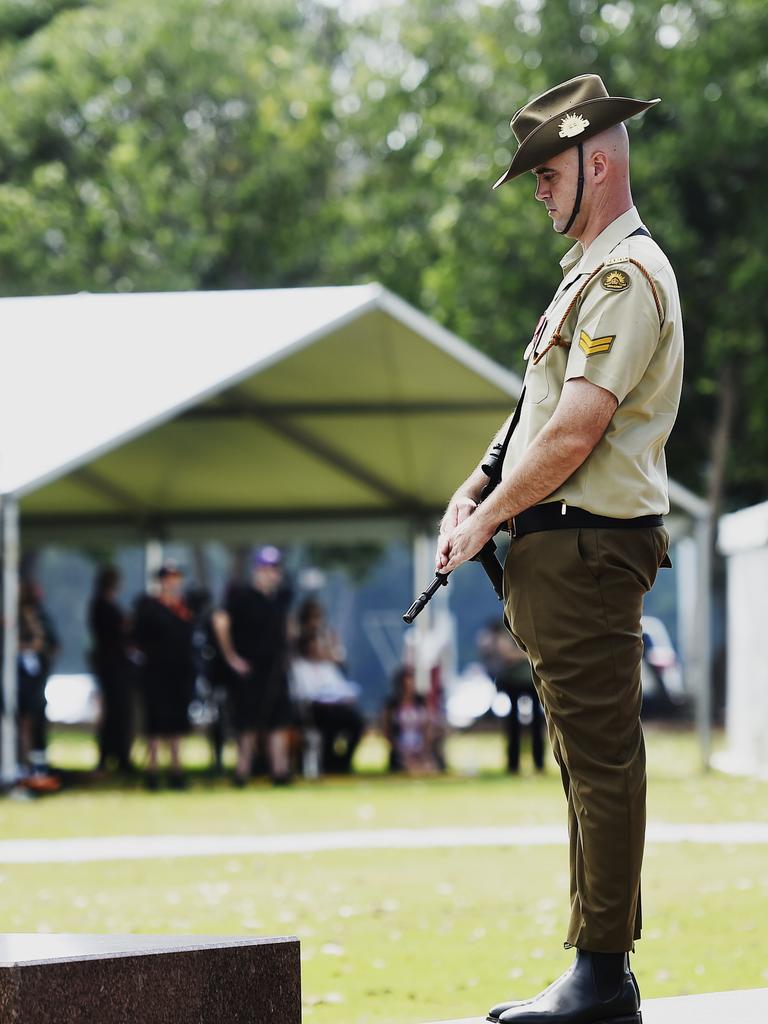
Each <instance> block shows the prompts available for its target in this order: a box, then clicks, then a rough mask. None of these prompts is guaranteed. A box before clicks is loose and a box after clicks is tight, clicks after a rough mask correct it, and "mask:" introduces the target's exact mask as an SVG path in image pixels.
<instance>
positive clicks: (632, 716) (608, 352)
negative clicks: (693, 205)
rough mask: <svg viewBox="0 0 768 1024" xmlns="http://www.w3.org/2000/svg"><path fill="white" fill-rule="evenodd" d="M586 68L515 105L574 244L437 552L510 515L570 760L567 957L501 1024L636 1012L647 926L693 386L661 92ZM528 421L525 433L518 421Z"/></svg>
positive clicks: (614, 1017)
mask: <svg viewBox="0 0 768 1024" xmlns="http://www.w3.org/2000/svg"><path fill="white" fill-rule="evenodd" d="M658 102H659V101H658V100H635V99H627V98H624V97H613V96H609V94H608V92H607V90H606V88H605V86H604V85H603V82H602V81H601V80H600V78H598V77H597V76H596V75H583V76H581V77H579V78H575V79H572V80H571V81H568V82H565V83H563V84H561V85H558V86H556V87H555V88H554V89H551V90H549V91H548V92H546V93H544V94H543V95H541V96H538V97H536V98H535V99H533V100H531V101H530V102H529V103H528V104H526V105H525V106H524V107H522V108H521V109H520V110H519V111H518V112H517V113H516V114H515V116H514V117H513V118H512V122H511V124H512V128H513V130H514V132H515V135H516V137H517V140H518V143H519V147H518V149H517V151H516V153H515V156H514V159H513V160H512V163H511V165H510V167H509V169H508V170H507V171H506V172H505V173H504V174H503V175H502V177H501V178H500V179H499V180H498V181H497V182H496V185H495V186H494V187H498V186H499V185H501V184H502V183H503V182H505V181H509V180H510V179H512V178H515V177H517V176H518V175H520V174H522V173H524V172H525V171H531V172H532V173H533V174H534V175H535V178H536V198H537V199H538V200H539V201H540V202H542V203H544V204H545V205H546V208H547V211H548V213H549V216H550V217H551V218H552V222H553V226H554V229H555V231H557V232H559V233H560V234H563V235H568V236H569V237H570V238H573V239H575V240H576V244H575V245H574V246H573V247H572V248H571V249H570V251H569V252H568V253H567V254H566V255H565V257H564V258H563V259H562V261H561V265H562V269H563V274H564V277H563V281H562V283H561V284H560V286H559V287H558V288H557V291H556V292H555V295H554V297H553V299H552V301H551V302H550V304H549V306H548V307H547V310H546V311H545V313H544V314H543V316H542V317H541V319H540V321H539V323H538V326H537V328H536V330H535V332H534V335H533V338H532V339H531V342H530V344H529V346H528V348H527V350H526V353H525V358H526V360H527V369H526V373H525V381H524V390H523V393H522V395H521V398H520V403H521V404H519V406H518V410H517V413H518V415H517V418H516V419H515V418H513V417H510V419H509V420H508V421H507V424H505V426H504V427H502V429H501V430H500V431H499V435H498V437H497V438H496V439H495V440H496V441H497V442H503V439H505V438H507V437H508V438H509V440H508V447H507V449H506V454H505V458H504V463H503V475H502V482H501V484H500V485H499V487H498V488H497V489H496V490H495V491H494V492H493V494H492V495H491V496H490V497H489V498H488V499H487V500H486V501H484V502H483V503H482V504H480V505H477V499H478V497H479V494H480V491H481V489H482V486H483V483H484V482H485V476H484V474H483V473H482V471H481V469H480V467H479V466H478V468H477V469H475V470H474V472H473V473H472V475H471V476H470V477H469V478H468V479H467V480H466V481H465V482H464V483H463V484H462V485H461V486H460V487H459V489H458V490H457V491H456V494H455V495H454V496H453V498H452V499H451V501H450V503H449V506H448V509H447V511H446V513H445V516H444V518H443V522H442V524H441V530H440V539H439V542H438V550H437V559H436V565H437V569H438V570H439V571H440V572H450V571H452V570H453V569H455V568H456V567H457V566H458V565H460V564H461V563H462V562H464V561H465V560H466V559H468V558H470V557H471V556H472V555H474V554H475V553H476V552H477V551H478V550H479V549H480V548H481V547H482V546H483V544H485V542H486V541H487V540H488V539H489V538H490V537H492V536H493V534H494V533H495V531H496V530H497V528H498V526H499V524H500V523H507V526H508V528H509V531H510V534H511V543H510V549H509V554H508V556H507V559H506V563H505V566H504V593H505V602H504V609H505V615H506V620H507V623H508V624H509V628H510V632H511V633H512V635H513V636H514V638H515V640H516V642H517V643H518V644H519V645H520V647H522V648H523V650H525V652H526V653H527V655H528V658H529V660H530V662H531V668H532V674H533V678H534V683H535V686H536V689H537V692H538V693H539V696H540V697H541V701H542V704H543V706H544V709H545V712H546V717H547V726H548V731H549V737H550V740H551V743H552V748H553V751H554V754H555V757H556V759H557V762H558V764H559V766H560V771H561V775H562V780H563V786H564V789H565V793H566V797H567V801H568V826H569V837H570V875H571V892H570V896H571V916H570V923H569V926H568V932H567V936H566V941H565V947H566V948H571V947H575V949H576V954H575V959H574V962H573V964H572V965H571V967H570V969H569V970H568V971H566V972H565V974H563V975H562V976H561V977H560V978H558V979H557V981H555V982H554V984H553V985H551V986H550V987H549V988H548V989H546V990H545V991H544V992H542V993H541V994H539V995H538V996H536V997H534V998H533V999H529V1000H528V1001H526V1002H518V1003H502V1004H500V1005H498V1006H495V1007H494V1008H493V1009H492V1010H491V1011H490V1012H489V1015H488V1020H489V1021H492V1022H501V1024H512V1022H514V1024H566V1022H567V1024H634V1022H638V1024H639V1022H640V1020H641V1016H640V1010H639V1006H640V994H639V990H638V988H637V982H636V981H635V978H634V975H633V974H632V973H631V972H630V970H629V957H628V953H629V952H630V951H632V952H634V942H635V940H636V939H638V938H639V937H640V925H641V912H640V868H641V863H642V857H643V845H644V837H645V797H646V775H645V748H644V742H643V734H642V729H641V726H640V705H641V697H642V691H641V684H640V663H641V656H642V630H641V626H640V616H641V611H642V603H643V596H644V594H645V593H646V592H647V591H648V590H649V589H650V587H651V586H652V584H653V581H654V579H655V576H656V572H657V569H658V568H659V566H661V565H669V564H670V562H669V559H668V558H667V546H668V543H669V536H668V534H667V531H666V530H665V528H664V526H663V519H662V515H663V514H664V513H666V512H668V511H669V500H668V494H667V476H666V466H665V459H664V445H665V442H666V440H667V438H668V436H669V433H670V431H671V429H672V425H673V423H674V420H675V417H676V414H677V408H678V403H679V399H680V390H681V385H682V364H683V331H682V322H681V314H680V302H679V297H678V291H677V284H676V281H675V276H674V273H673V271H672V268H671V266H670V264H669V261H668V260H667V257H666V256H665V255H664V253H663V252H662V250H661V249H660V248H659V246H658V245H657V243H656V242H655V241H654V240H653V239H652V238H651V236H650V234H649V232H648V231H647V229H646V228H645V227H644V226H643V224H642V222H641V220H640V217H639V215H638V212H637V210H636V209H635V207H634V205H633V200H632V195H631V192H630V182H629V141H628V135H627V131H626V128H625V127H624V124H623V122H624V121H625V120H626V119H627V118H629V117H631V116H632V115H634V114H637V113H639V112H641V111H643V110H645V109H647V108H649V107H651V106H653V105H654V104H655V103H658ZM510 429H511V431H512V432H511V436H509V431H510Z"/></svg>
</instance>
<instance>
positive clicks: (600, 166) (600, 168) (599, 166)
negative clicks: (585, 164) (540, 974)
mask: <svg viewBox="0 0 768 1024" xmlns="http://www.w3.org/2000/svg"><path fill="white" fill-rule="evenodd" d="M607 173H608V157H607V156H606V155H605V153H603V151H602V150H600V149H598V150H596V151H595V152H594V153H593V154H592V177H593V178H594V180H595V181H596V182H600V181H602V180H603V178H605V176H606V174H607Z"/></svg>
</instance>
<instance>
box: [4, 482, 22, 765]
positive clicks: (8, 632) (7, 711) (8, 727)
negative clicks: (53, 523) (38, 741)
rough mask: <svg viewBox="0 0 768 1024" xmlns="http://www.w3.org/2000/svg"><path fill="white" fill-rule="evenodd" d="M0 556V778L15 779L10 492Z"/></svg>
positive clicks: (15, 558) (15, 561) (15, 509)
mask: <svg viewBox="0 0 768 1024" xmlns="http://www.w3.org/2000/svg"><path fill="white" fill-rule="evenodd" d="M0 557H1V558H2V572H3V582H2V609H1V613H0V621H2V623H3V629H2V638H3V678H2V684H3V717H2V725H1V726H0V758H1V760H0V777H1V778H2V782H3V784H4V785H12V784H13V783H14V782H15V781H16V770H17V759H16V744H17V725H16V692H17V681H16V675H17V666H16V660H17V657H18V646H19V638H18V628H19V621H18V616H19V505H18V500H17V499H16V497H15V496H14V495H12V494H7V495H2V496H0Z"/></svg>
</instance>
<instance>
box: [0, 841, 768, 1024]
mask: <svg viewBox="0 0 768 1024" xmlns="http://www.w3.org/2000/svg"><path fill="white" fill-rule="evenodd" d="M566 841H567V839H566V832H565V828H564V827H561V826H559V825H532V826H527V827H525V826H521V827H517V828H515V827H508V828H424V829H355V830H351V831H346V832H295V833H286V834H284V835H271V836H270V835H262V836H253V835H242V836H232V835H229V836H222V835H198V836H178V835H169V836H99V837H93V838H77V839H6V840H3V841H0V864H66V863H72V864H74V863H83V862H86V861H108V860H150V859H153V858H156V857H213V856H225V855H232V854H263V855H270V854H285V853H324V852H329V851H336V850H430V849H439V848H445V849H454V848H458V847H483V846H488V847H511V846H559V845H561V844H565V843H566ZM648 842H649V843H694V844H704V845H726V846H742V845H754V844H760V845H768V823H760V822H740V823H735V824H720V825H716V824H715V825H667V824H651V825H649V826H648ZM766 1021H768V1017H766ZM721 1024H724V1022H721ZM763 1024H765V1022H763Z"/></svg>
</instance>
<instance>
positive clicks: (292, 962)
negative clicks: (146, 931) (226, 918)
mask: <svg viewBox="0 0 768 1024" xmlns="http://www.w3.org/2000/svg"><path fill="white" fill-rule="evenodd" d="M0 1021H2V1024H136V1022H138V1021H140V1022H141V1024H278V1022H280V1024H301V968H300V963H299V940H298V939H297V938H295V937H293V936H288V937H278V938H243V937H240V936H216V937H212V938H202V937H200V936H183V937H182V936H168V935H123V936H121V935H19V934H17V935H4V936H0Z"/></svg>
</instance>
